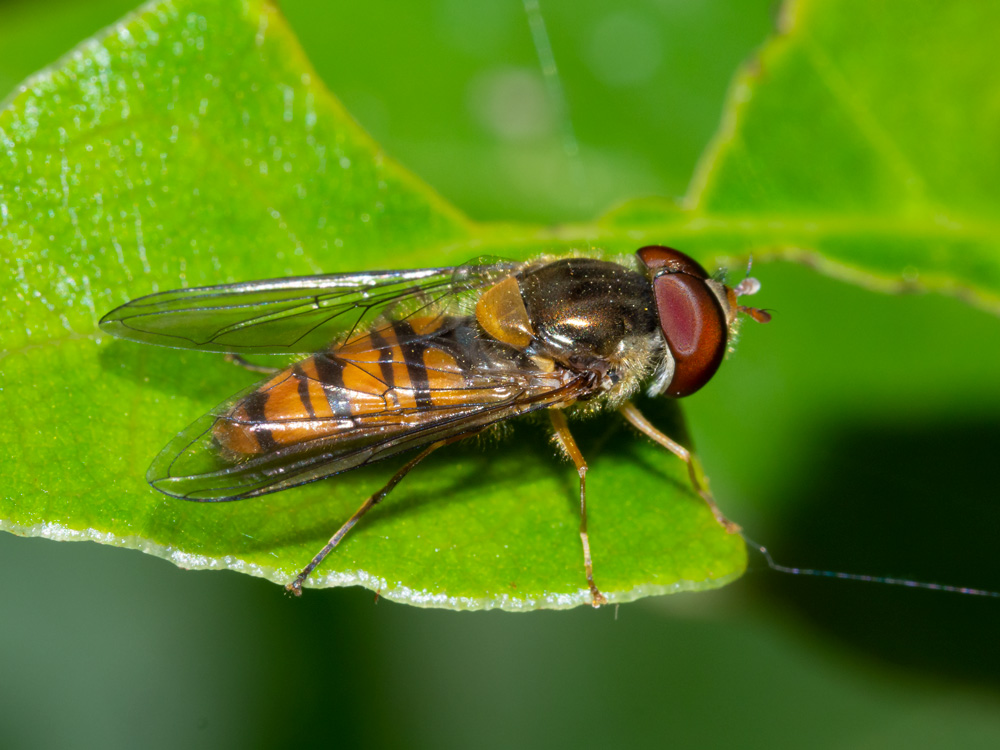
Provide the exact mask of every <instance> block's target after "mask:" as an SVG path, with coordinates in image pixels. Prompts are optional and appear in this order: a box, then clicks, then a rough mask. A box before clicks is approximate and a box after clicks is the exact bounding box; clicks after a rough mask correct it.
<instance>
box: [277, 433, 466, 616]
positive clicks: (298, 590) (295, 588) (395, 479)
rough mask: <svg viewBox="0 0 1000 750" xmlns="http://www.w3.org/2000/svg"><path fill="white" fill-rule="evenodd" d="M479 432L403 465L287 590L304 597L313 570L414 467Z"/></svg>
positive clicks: (432, 447) (435, 445) (426, 450)
mask: <svg viewBox="0 0 1000 750" xmlns="http://www.w3.org/2000/svg"><path fill="white" fill-rule="evenodd" d="M477 432H479V430H472V431H470V432H463V433H462V434H461V435H454V436H452V437H450V438H446V439H444V440H438V441H437V442H436V443H431V444H430V445H428V446H427V447H426V448H424V449H423V450H422V451H420V453H418V454H417V455H416V456H414V457H413V458H411V459H410V460H409V461H407V462H406V463H405V464H403V466H402V467H401V468H400V469H399V471H397V472H396V473H395V474H393V475H392V478H391V479H389V481H388V482H386V483H385V486H384V487H382V489H380V490H379V491H378V492H376V493H375V494H374V495H372V496H371V497H370V498H368V499H367V500H365V502H364V504H362V506H361V507H360V508H358V509H357V510H356V511H355V512H354V515H353V516H351V517H350V518H349V519H348V520H347V523H345V524H344V525H343V526H341V527H340V528H339V529H338V530H337V533H336V534H334V535H333V536H332V537H330V541H329V542H327V543H326V546H325V547H323V549H321V550H320V551H319V552H317V553H316V556H315V557H314V558H313V559H312V560H310V561H309V564H308V565H306V566H305V567H304V568H303V569H302V571H301V572H300V573H299V574H298V575H297V576H295V580H294V581H292V582H291V583H289V584H287V585H286V586H285V589H286V590H288V591H291V592H292V593H293V594H295V596H302V584H303V583H304V582H305V580H306V578H308V577H309V574H310V573H312V572H313V570H315V569H316V566H317V565H319V564H320V563H321V562H323V559H324V558H325V557H326V556H327V555H329V554H330V553H331V552H333V549H334V548H335V547H336V546H337V545H338V544H340V541H341V540H342V539H343V538H344V537H345V536H347V532H348V531H350V530H351V529H352V528H354V524H356V523H357V522H358V521H360V520H361V517H362V516H363V515H364V514H365V513H367V512H368V511H370V510H371V509H372V508H374V507H375V506H376V505H378V504H379V503H380V502H382V500H383V499H384V498H385V496H386V495H388V494H389V493H390V492H391V491H392V488H393V487H395V486H396V485H397V484H399V483H400V481H401V480H402V479H403V477H405V476H406V475H407V474H409V473H410V470H411V469H413V467H414V466H416V465H417V464H419V463H420V462H421V461H423V460H424V459H425V458H427V457H428V456H429V455H431V454H432V453H433V452H434V451H436V450H437V449H438V448H441V447H443V446H445V445H448V444H449V443H454V442H456V441H458V440H461V439H463V438H467V437H470V436H472V435H475V434H476V433H477Z"/></svg>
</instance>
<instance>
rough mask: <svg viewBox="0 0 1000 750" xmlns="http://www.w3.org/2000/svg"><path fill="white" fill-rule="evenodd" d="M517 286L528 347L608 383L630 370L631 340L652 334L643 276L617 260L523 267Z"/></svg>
mask: <svg viewBox="0 0 1000 750" xmlns="http://www.w3.org/2000/svg"><path fill="white" fill-rule="evenodd" d="M518 286H519V289H520V293H521V299H522V300H523V302H524V309H525V312H526V313H527V318H528V320H529V321H530V325H531V330H532V333H533V337H532V341H531V344H530V345H529V349H530V350H532V351H533V353H537V354H540V355H544V356H548V357H551V358H552V359H554V360H555V361H557V362H558V363H560V364H561V365H563V366H564V367H568V368H570V369H573V370H578V371H588V372H594V373H595V374H597V375H599V376H601V382H602V383H607V384H608V385H609V387H610V386H614V385H615V384H616V383H617V382H618V381H619V380H621V378H622V377H623V376H625V375H626V374H628V373H629V372H630V371H631V369H632V368H631V365H628V364H627V363H628V362H629V357H630V356H631V352H632V351H633V350H634V349H635V343H634V342H635V341H637V340H639V341H645V340H647V339H649V338H651V337H652V338H653V339H655V335H656V331H657V330H658V329H657V326H658V323H657V318H656V313H655V311H654V309H653V303H652V299H651V294H650V289H649V281H648V280H647V279H646V278H645V277H643V276H642V275H641V274H638V273H636V272H635V271H631V270H629V269H627V268H625V267H623V266H620V265H618V264H615V263H607V262H605V261H600V260H594V259H591V258H567V259H564V260H561V261H556V262H553V263H547V264H545V265H543V266H537V267H534V268H529V269H528V270H526V271H524V272H523V273H522V274H521V275H520V276H519V277H518ZM643 367H645V364H644V365H643Z"/></svg>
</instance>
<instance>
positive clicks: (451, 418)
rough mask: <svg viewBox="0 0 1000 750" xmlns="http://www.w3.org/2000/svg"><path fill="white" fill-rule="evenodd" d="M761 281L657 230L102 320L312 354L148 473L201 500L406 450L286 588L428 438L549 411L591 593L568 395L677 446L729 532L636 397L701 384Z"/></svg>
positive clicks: (240, 290)
mask: <svg viewBox="0 0 1000 750" xmlns="http://www.w3.org/2000/svg"><path fill="white" fill-rule="evenodd" d="M759 288H760V284H759V282H757V281H756V280H755V279H752V278H746V279H744V280H743V281H742V282H740V284H739V285H737V286H736V287H729V286H726V285H725V284H724V283H722V282H721V281H718V280H716V279H713V278H712V277H710V276H709V274H708V273H707V272H706V271H705V269H704V268H703V267H702V266H701V265H699V264H698V263H697V262H696V261H694V260H693V259H691V258H690V257H688V256H687V255H685V254H684V253H681V252H680V251H678V250H673V249H671V248H667V247H662V246H658V245H651V246H647V247H643V248H641V249H640V250H639V251H638V252H637V254H636V258H635V259H633V260H631V261H625V262H622V263H614V262H609V261H604V260H598V259H595V258H587V257H571V258H562V259H543V260H538V261H530V262H526V263H513V262H505V261H496V260H493V259H484V260H480V261H474V262H472V263H469V264H466V265H463V266H457V267H446V268H430V269H417V270H408V271H382V272H377V271H376V272H368V273H356V274H331V275H323V276H307V277H298V278H288V279H274V280H266V281H254V282H248V283H242V284H227V285H223V286H213V287H201V288H193V289H181V290H177V291H170V292H162V293H158V294H153V295H150V296H147V297H142V298H140V299H136V300H133V301H131V302H129V303H127V304H125V305H123V306H121V307H119V308H117V309H115V310H113V311H112V312H110V313H108V314H107V315H106V316H104V318H103V319H102V320H101V328H102V329H103V330H104V331H106V332H108V333H111V334H114V335H116V336H120V337H122V338H126V339H130V340H133V341H139V342H143V343H148V344H157V345H161V346H171V347H177V348H182V349H194V350H199V351H211V352H224V353H227V354H228V355H229V356H230V357H231V358H233V359H236V360H240V359H241V358H240V355H242V354H248V353H249V354H255V353H256V354H291V353H301V354H309V355H310V356H308V357H306V358H305V359H302V360H301V361H299V362H296V363H295V364H293V365H291V366H290V367H288V368H286V369H283V370H280V371H279V370H277V369H273V370H271V369H267V368H259V367H258V368H255V369H258V370H260V369H265V370H267V371H268V372H269V374H270V377H269V378H268V379H267V380H266V381H265V382H263V383H262V384H259V385H256V386H254V387H252V388H251V389H249V390H248V391H245V392H243V393H241V394H239V395H237V396H236V397H234V398H232V399H230V400H229V401H226V402H225V403H223V404H221V405H220V406H219V407H217V408H216V409H214V410H213V411H211V412H210V413H209V414H207V415H205V416H204V417H202V418H201V419H199V420H198V421H197V422H195V423H194V424H193V425H191V426H190V427H189V428H188V429H186V430H185V431H183V432H182V433H180V435H178V436H177V437H176V438H175V439H174V440H173V441H171V442H170V444H168V445H167V447H166V448H164V450H163V451H162V452H161V453H160V454H159V456H157V457H156V459H155V460H154V461H153V464H152V466H150V468H149V471H148V473H147V475H146V478H147V480H148V481H149V483H150V484H151V485H152V486H153V487H154V488H155V489H157V490H159V491H160V492H163V493H165V494H167V495H170V496H172V497H176V498H181V499H184V500H193V501H199V502H222V501H230V500H243V499H246V498H251V497H257V496H259V495H264V494H267V493H270V492H277V491H279V490H283V489H287V488H290V487H295V486H298V485H301V484H306V483H308V482H314V481H318V480H320V479H325V478H327V477H330V476H332V475H334V474H339V473H340V472H343V471H348V470H350V469H354V468H358V467H360V466H365V465H368V464H371V463H373V462H375V461H380V460H382V459H386V458H389V457H391V456H395V455H397V454H400V453H403V452H405V451H415V452H416V453H415V455H414V456H413V457H412V458H411V459H410V460H409V461H408V462H407V463H405V464H404V465H403V466H402V468H400V469H399V470H398V471H397V472H396V473H395V474H394V475H393V476H392V477H391V478H390V479H389V481H388V482H387V483H386V484H385V486H383V487H382V489H380V490H379V491H378V492H376V493H375V494H374V495H372V496H371V497H370V498H368V499H367V500H366V501H365V502H364V503H363V504H362V505H361V507H360V508H359V509H358V510H357V511H356V512H355V513H354V515H353V516H352V517H351V518H350V519H348V520H347V521H346V522H345V523H344V524H343V526H341V527H340V529H338V530H337V532H336V533H335V534H334V535H333V537H332V538H331V539H330V541H329V542H328V543H327V544H326V546H324V547H323V549H322V550H320V551H319V552H318V553H317V554H316V556H315V557H314V558H313V559H312V560H311V561H310V562H309V564H308V565H306V566H305V567H304V568H303V569H302V571H301V572H300V573H299V574H298V576H297V577H296V578H295V580H293V581H292V582H291V583H289V584H288V585H287V586H286V588H287V589H288V590H289V591H291V592H293V593H295V594H296V595H299V594H301V589H302V584H303V583H304V582H305V581H306V579H307V578H308V577H309V574H310V573H311V572H312V571H313V570H314V569H315V568H316V567H317V566H318V565H320V563H322V561H323V559H324V558H325V557H326V556H327V555H328V554H329V553H330V552H331V551H332V550H333V549H334V548H335V547H336V546H337V545H338V544H339V543H340V541H341V540H342V539H343V538H344V536H345V535H346V534H347V533H348V532H349V531H350V529H351V528H352V527H353V526H354V524H356V523H357V522H358V521H359V520H360V519H361V517H362V516H364V515H365V513H367V512H368V511H369V510H370V509H371V508H372V507H374V506H375V505H376V504H378V503H379V502H380V501H381V500H382V499H384V498H385V496H386V495H388V494H389V492H390V491H391V490H392V489H393V488H394V487H395V486H396V484H398V483H399V482H400V481H401V480H402V479H403V477H404V476H406V474H407V473H409V472H410V471H411V470H412V469H413V468H414V467H415V466H416V465H417V464H419V463H420V462H421V461H422V460H423V459H424V458H426V457H427V456H428V455H430V454H431V453H433V452H434V451H435V450H437V449H439V448H441V447H443V446H445V445H448V444H449V443H454V442H456V441H459V440H462V439H464V438H467V437H470V436H473V435H476V434H478V433H480V432H482V431H483V430H485V429H487V428H488V427H490V426H491V425H495V424H497V423H498V422H501V421H504V420H507V419H510V418H512V417H515V416H519V415H521V414H527V413H529V412H533V411H538V410H542V409H545V410H546V411H547V413H548V415H549V417H550V421H551V424H552V429H553V433H554V437H555V441H556V443H557V444H558V445H559V447H560V449H561V450H562V451H563V453H565V454H566V456H567V457H568V458H569V459H571V460H572V461H573V463H574V465H575V466H576V470H577V474H578V475H579V478H580V539H581V544H582V548H583V558H584V571H585V575H586V579H587V585H588V587H589V589H590V594H591V598H592V602H593V604H594V606H599V605H601V604H604V603H606V601H607V599H606V598H605V596H604V595H603V594H602V593H601V591H600V589H599V588H598V586H597V584H596V583H595V580H594V564H593V557H592V555H591V549H590V540H589V537H588V534H587V493H586V475H587V462H586V460H585V459H584V457H583V455H582V453H581V452H580V449H579V448H578V447H577V444H576V441H575V440H574V439H573V435H572V433H571V432H570V429H569V425H568V422H567V420H566V416H565V412H566V410H567V409H570V408H571V407H577V408H609V409H616V410H617V411H618V412H619V413H620V414H621V415H622V416H623V417H624V418H625V420H626V421H628V422H629V423H630V424H631V425H632V426H633V427H635V428H636V429H638V430H639V431H640V432H641V433H643V434H644V435H646V436H648V437H649V438H651V439H653V440H654V441H656V442H657V443H659V444H660V445H662V446H663V447H665V448H666V449H667V450H669V451H671V452H672V453H674V454H675V455H677V456H678V457H679V458H681V460H683V461H684V462H685V463H686V464H687V466H688V471H689V474H690V478H691V482H692V485H693V486H694V488H695V490H696V491H697V492H698V494H699V495H700V496H701V497H702V499H703V500H704V501H705V502H706V503H707V504H708V506H709V508H711V510H712V512H713V514H714V515H715V517H716V519H717V520H718V521H719V523H720V524H722V525H723V526H724V527H725V528H726V529H727V530H729V531H731V532H735V531H738V527H737V526H736V525H735V524H733V523H732V522H730V521H729V520H728V519H726V518H725V516H724V515H723V514H722V512H721V511H720V510H719V508H718V506H717V505H716V503H715V501H714V499H713V498H712V496H711V494H710V493H709V492H708V490H707V488H705V487H704V486H703V485H702V483H701V482H700V481H699V479H698V476H697V472H696V470H695V465H694V462H693V459H692V457H691V455H690V453H689V452H688V451H687V450H686V449H685V448H684V447H683V446H681V445H680V444H678V443H676V442H675V441H673V440H671V439H670V438H669V437H668V436H667V435H665V434H664V433H662V432H660V431H659V430H658V429H657V428H656V427H655V426H653V425H652V424H651V423H650V422H649V421H648V420H647V419H646V418H645V417H644V416H643V415H642V414H641V413H640V412H639V410H638V409H637V408H636V407H635V406H634V405H633V404H632V402H631V401H630V399H631V397H632V396H633V395H634V394H635V393H637V392H638V391H639V390H640V388H641V387H642V386H643V385H644V384H648V386H647V390H648V393H649V394H650V395H661V394H662V395H664V396H667V397H669V398H681V397H684V396H687V395H690V394H692V393H694V392H695V391H697V390H699V389H700V388H701V387H702V386H704V385H705V383H707V382H708V381H709V380H710V379H711V378H712V376H713V375H714V374H715V372H716V371H717V370H718V368H719V365H720V364H721V362H722V359H723V357H724V355H725V353H726V349H727V346H728V342H729V341H730V339H731V337H732V334H733V332H734V329H735V326H736V325H737V320H738V313H740V312H743V313H746V314H748V315H750V316H751V317H752V318H754V319H755V320H757V321H759V322H767V321H768V320H769V319H770V316H769V315H768V313H766V312H765V311H763V310H759V309H755V308H750V307H745V306H743V305H740V304H739V302H738V300H737V298H738V297H739V296H742V295H748V294H753V293H755V292H756V291H757V290H758V289H759Z"/></svg>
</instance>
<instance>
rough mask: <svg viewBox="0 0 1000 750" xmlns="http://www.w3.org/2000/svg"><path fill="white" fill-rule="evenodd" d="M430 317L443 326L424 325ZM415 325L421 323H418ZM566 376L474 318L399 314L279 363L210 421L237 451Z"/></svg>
mask: <svg viewBox="0 0 1000 750" xmlns="http://www.w3.org/2000/svg"><path fill="white" fill-rule="evenodd" d="M431 322H433V323H434V324H435V325H436V326H437V327H438V330H437V331H435V332H431V333H430V334H428V332H427V331H426V328H427V326H428V325H429V324H430V323H431ZM415 329H416V330H415ZM559 385H561V377H560V374H559V373H558V372H553V373H549V374H546V373H543V372H541V371H539V370H538V368H537V367H536V366H535V365H534V364H533V363H532V362H531V360H530V359H529V358H527V357H525V356H524V355H523V354H521V353H520V352H518V351H516V350H514V349H511V348H509V347H505V346H502V345H497V344H496V343H495V342H488V341H483V340H482V338H481V334H480V333H479V332H478V331H477V330H476V327H475V323H474V322H473V321H472V320H471V319H461V320H457V321H456V320H455V319H452V320H450V321H449V320H441V319H436V320H434V321H424V327H423V329H422V328H421V321H419V320H416V321H410V322H396V323H393V324H391V325H389V326H387V327H385V328H381V329H378V330H372V331H370V332H368V333H367V334H365V335H362V336H360V337H357V338H355V339H353V340H351V341H350V342H348V343H346V344H344V345H342V346H339V347H336V348H334V349H332V350H330V351H328V352H322V353H319V354H315V355H313V356H312V357H309V358H308V359H305V360H302V361H301V362H298V363H296V364H295V365H293V366H292V367H290V368H288V369H286V370H283V371H282V372H280V373H278V374H277V375H275V376H274V377H273V378H271V379H270V380H269V381H267V382H266V383H264V384H263V385H262V386H261V387H260V388H259V389H257V390H256V391H254V392H253V393H252V394H250V395H249V396H247V397H246V398H244V399H243V400H241V401H240V402H239V403H237V404H236V405H235V406H234V407H233V409H232V410H231V411H230V412H229V414H228V415H226V416H225V417H221V418H220V419H219V420H218V421H217V422H216V424H215V427H214V428H213V434H214V436H215V438H216V440H217V441H218V443H219V445H220V446H221V447H222V448H223V449H224V450H225V451H226V452H228V453H230V454H233V455H235V456H252V455H255V454H260V453H266V452H269V451H272V450H275V449H277V448H280V447H283V446H290V445H300V444H301V445H303V447H304V448H306V447H308V445H309V444H310V443H311V442H312V441H321V442H322V443H324V444H325V443H328V442H329V440H330V439H337V440H343V441H345V442H347V443H349V442H351V441H354V440H359V441H362V440H369V439H371V438H372V437H373V436H374V435H379V436H385V437H388V436H390V435H392V434H394V433H398V432H403V431H408V430H412V429H414V428H419V427H421V426H422V425H425V424H429V423H432V422H433V423H437V422H441V421H445V420H449V419H451V418H458V417H461V416H462V415H464V414H466V413H468V412H469V411H470V409H482V407H483V406H484V405H489V404H502V403H504V402H506V401H510V400H511V399H516V398H518V397H519V396H521V395H523V394H524V393H525V391H534V390H536V389H537V390H546V391H547V390H551V389H553V388H558V387H559Z"/></svg>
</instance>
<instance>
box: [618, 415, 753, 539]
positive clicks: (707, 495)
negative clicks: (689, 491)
mask: <svg viewBox="0 0 1000 750" xmlns="http://www.w3.org/2000/svg"><path fill="white" fill-rule="evenodd" d="M618 411H619V412H621V415H622V416H623V417H625V419H627V420H628V421H629V424H631V425H632V426H633V427H635V428H636V429H637V430H639V432H641V433H642V434H643V435H645V436H646V437H648V438H651V439H652V440H654V441H655V442H657V443H659V444H660V445H662V446H663V447H664V448H666V449H667V450H668V451H670V452H671V453H673V454H674V455H675V456H677V458H679V459H680V460H681V461H683V462H684V463H686V464H687V467H688V476H689V477H691V486H692V487H694V489H695V492H697V493H698V494H699V495H700V496H701V499H702V500H704V501H705V504H706V505H707V506H708V507H709V510H711V511H712V515H713V516H715V520H716V521H718V522H719V525H720V526H722V528H724V529H725V530H726V531H728V532H729V533H730V534H738V533H739V532H740V527H739V526H738V525H737V524H735V523H733V522H732V521H730V520H729V519H728V518H726V516H725V515H724V514H723V512H722V510H721V509H720V508H719V506H718V505H716V503H715V498H714V497H712V493H711V492H709V490H708V487H707V486H705V483H704V482H702V480H701V477H700V473H701V472H700V467H699V466H698V461H697V459H696V458H695V457H694V456H692V455H691V451H689V450H688V449H687V448H685V447H684V446H683V445H681V444H680V443H678V442H677V441H675V440H671V439H670V438H669V437H667V436H666V435H664V434H663V433H662V432H660V431H659V430H658V429H656V428H655V427H653V425H652V423H650V421H649V420H648V419H646V418H645V417H644V416H643V415H642V412H640V411H639V410H638V409H636V408H635V404H633V403H632V402H631V401H626V402H625V404H624V405H623V406H622V407H621V408H620V409H619V410H618Z"/></svg>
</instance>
